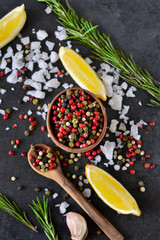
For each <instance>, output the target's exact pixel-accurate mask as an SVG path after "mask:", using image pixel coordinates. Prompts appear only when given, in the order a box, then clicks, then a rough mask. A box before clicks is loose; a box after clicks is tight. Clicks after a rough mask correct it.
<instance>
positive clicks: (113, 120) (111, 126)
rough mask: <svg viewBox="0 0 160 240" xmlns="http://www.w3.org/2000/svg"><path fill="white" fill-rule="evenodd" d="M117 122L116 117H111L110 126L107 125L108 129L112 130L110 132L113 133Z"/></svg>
mask: <svg viewBox="0 0 160 240" xmlns="http://www.w3.org/2000/svg"><path fill="white" fill-rule="evenodd" d="M118 123H119V122H118V121H117V120H116V119H112V120H111V124H110V127H109V130H110V131H111V132H112V133H115V131H116V129H117V124H118Z"/></svg>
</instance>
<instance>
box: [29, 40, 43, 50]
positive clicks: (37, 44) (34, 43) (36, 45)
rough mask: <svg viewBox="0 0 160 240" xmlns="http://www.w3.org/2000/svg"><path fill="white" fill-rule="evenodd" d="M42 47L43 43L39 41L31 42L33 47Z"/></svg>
mask: <svg viewBox="0 0 160 240" xmlns="http://www.w3.org/2000/svg"><path fill="white" fill-rule="evenodd" d="M40 48H41V43H40V42H38V41H34V42H31V49H32V50H34V49H40Z"/></svg>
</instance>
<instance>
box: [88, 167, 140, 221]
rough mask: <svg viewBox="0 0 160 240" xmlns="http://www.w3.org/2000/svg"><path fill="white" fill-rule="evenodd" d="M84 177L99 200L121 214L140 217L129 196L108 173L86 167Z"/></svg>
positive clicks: (134, 203) (138, 210) (133, 200)
mask: <svg viewBox="0 0 160 240" xmlns="http://www.w3.org/2000/svg"><path fill="white" fill-rule="evenodd" d="M85 174H86V177H87V179H88V181H89V183H90V184H91V186H92V188H93V189H94V190H95V192H96V193H97V195H98V196H99V197H100V198H101V200H102V201H103V202H104V203H106V204H107V205H108V206H109V207H111V208H112V209H114V210H116V211H117V212H118V213H122V214H133V215H136V216H140V215H141V211H140V209H139V207H138V205H137V203H136V201H135V199H134V198H133V197H132V196H131V194H130V193H129V192H128V191H127V190H126V189H125V188H124V187H123V186H122V184H120V183H119V182H118V181H117V180H116V179H115V178H113V177H112V176H111V175H110V174H109V173H107V172H106V171H104V170H102V169H101V168H99V167H96V166H93V165H86V167H85Z"/></svg>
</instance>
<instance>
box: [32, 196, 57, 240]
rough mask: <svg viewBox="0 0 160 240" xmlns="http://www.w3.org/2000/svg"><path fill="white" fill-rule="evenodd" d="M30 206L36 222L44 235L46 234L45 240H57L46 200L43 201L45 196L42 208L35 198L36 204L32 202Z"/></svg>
mask: <svg viewBox="0 0 160 240" xmlns="http://www.w3.org/2000/svg"><path fill="white" fill-rule="evenodd" d="M32 205H33V206H32ZM32 205H29V206H30V207H31V208H32V210H33V212H34V213H35V215H36V218H37V220H38V222H39V223H40V224H41V226H42V227H43V229H44V233H45V234H46V236H47V238H48V239H49V240H58V235H57V234H56V233H55V230H54V226H53V223H52V220H51V212H50V208H48V199H47V200H45V196H43V206H42V205H41V203H40V201H39V198H38V197H37V202H35V201H32Z"/></svg>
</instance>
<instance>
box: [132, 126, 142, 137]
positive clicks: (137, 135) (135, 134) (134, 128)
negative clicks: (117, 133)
mask: <svg viewBox="0 0 160 240" xmlns="http://www.w3.org/2000/svg"><path fill="white" fill-rule="evenodd" d="M130 135H131V136H132V137H133V138H134V139H136V140H140V138H141V136H140V135H139V134H138V126H137V125H132V126H131V133H130Z"/></svg>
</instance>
